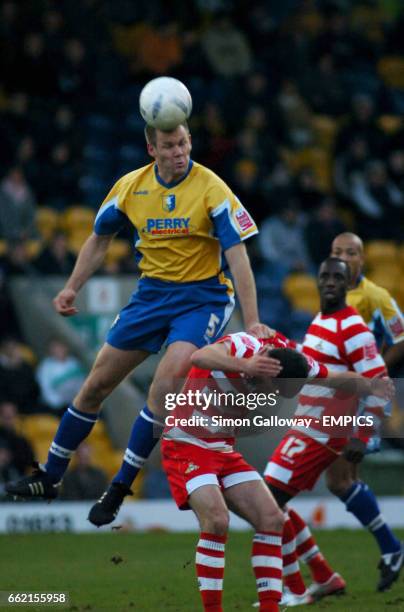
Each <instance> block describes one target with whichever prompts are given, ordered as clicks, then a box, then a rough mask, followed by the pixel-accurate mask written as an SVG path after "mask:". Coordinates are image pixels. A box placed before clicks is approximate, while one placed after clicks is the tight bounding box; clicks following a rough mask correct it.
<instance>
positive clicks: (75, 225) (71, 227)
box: [61, 206, 95, 237]
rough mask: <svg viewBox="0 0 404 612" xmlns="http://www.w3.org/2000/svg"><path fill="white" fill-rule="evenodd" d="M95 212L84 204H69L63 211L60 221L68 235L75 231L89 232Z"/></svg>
mask: <svg viewBox="0 0 404 612" xmlns="http://www.w3.org/2000/svg"><path fill="white" fill-rule="evenodd" d="M94 218H95V213H94V211H93V210H92V209H91V208H87V207H85V206H70V207H69V208H68V209H67V210H66V212H65V213H63V216H62V219H61V223H62V226H63V229H64V230H65V231H66V233H67V234H68V236H69V237H70V236H72V235H74V234H76V233H77V232H80V231H82V232H83V233H84V232H87V235H89V234H91V232H92V229H93V224H94Z"/></svg>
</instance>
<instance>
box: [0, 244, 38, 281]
mask: <svg viewBox="0 0 404 612" xmlns="http://www.w3.org/2000/svg"><path fill="white" fill-rule="evenodd" d="M0 270H1V272H2V274H3V275H4V276H5V278H6V279H7V278H8V277H10V276H23V275H25V274H29V273H30V272H32V266H31V262H30V256H29V253H28V248H27V243H26V242H24V241H23V240H17V241H16V242H9V243H8V245H7V250H6V253H5V255H4V256H2V257H0Z"/></svg>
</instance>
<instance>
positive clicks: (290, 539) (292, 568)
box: [282, 512, 306, 595]
mask: <svg viewBox="0 0 404 612" xmlns="http://www.w3.org/2000/svg"><path fill="white" fill-rule="evenodd" d="M295 536H296V534H295V530H294V527H293V523H292V521H291V520H290V518H289V515H288V513H287V512H285V524H284V526H283V533H282V561H283V583H284V585H285V586H287V587H288V588H289V589H290V590H291V591H292V593H295V595H302V594H303V593H304V592H305V590H306V586H305V584H304V582H303V578H302V575H301V573H300V568H299V561H298V558H297V554H296V539H295Z"/></svg>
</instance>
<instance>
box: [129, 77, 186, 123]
mask: <svg viewBox="0 0 404 612" xmlns="http://www.w3.org/2000/svg"><path fill="white" fill-rule="evenodd" d="M139 108H140V114H141V115H142V117H143V119H144V120H145V121H146V123H147V124H148V125H151V126H152V127H155V128H157V129H159V130H173V129H175V128H176V127H177V125H179V124H180V123H182V122H183V121H185V120H186V119H188V117H189V116H190V114H191V111H192V98H191V94H190V93H189V91H188V89H187V88H186V87H185V85H184V83H181V81H179V80H178V79H173V78H172V77H158V78H157V79H153V80H152V81H149V82H148V83H147V84H146V85H145V86H144V87H143V89H142V91H141V94H140V98H139Z"/></svg>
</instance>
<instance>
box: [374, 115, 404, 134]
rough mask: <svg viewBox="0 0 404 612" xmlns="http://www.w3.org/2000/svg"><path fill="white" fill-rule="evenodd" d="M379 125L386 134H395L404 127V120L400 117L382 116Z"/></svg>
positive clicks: (378, 121)
mask: <svg viewBox="0 0 404 612" xmlns="http://www.w3.org/2000/svg"><path fill="white" fill-rule="evenodd" d="M377 125H378V126H379V127H380V129H381V130H383V132H384V133H385V134H388V135H389V134H395V133H396V132H398V131H399V129H400V128H401V127H402V125H403V120H402V118H401V117H399V116H398V115H381V116H380V117H379V118H378V120H377Z"/></svg>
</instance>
